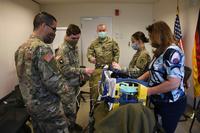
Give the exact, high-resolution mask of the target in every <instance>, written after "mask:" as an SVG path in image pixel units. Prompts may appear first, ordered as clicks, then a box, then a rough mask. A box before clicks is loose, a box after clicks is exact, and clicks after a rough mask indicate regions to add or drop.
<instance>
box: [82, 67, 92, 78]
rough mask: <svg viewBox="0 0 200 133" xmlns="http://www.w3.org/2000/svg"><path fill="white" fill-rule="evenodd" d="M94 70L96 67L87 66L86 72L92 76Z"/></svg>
mask: <svg viewBox="0 0 200 133" xmlns="http://www.w3.org/2000/svg"><path fill="white" fill-rule="evenodd" d="M93 72H94V68H87V67H86V68H85V69H84V73H85V74H87V75H88V76H90V75H91V74H92V73H93Z"/></svg>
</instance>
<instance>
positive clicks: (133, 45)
mask: <svg viewBox="0 0 200 133" xmlns="http://www.w3.org/2000/svg"><path fill="white" fill-rule="evenodd" d="M131 47H132V48H133V49H134V50H138V49H139V46H138V44H137V43H132V45H131Z"/></svg>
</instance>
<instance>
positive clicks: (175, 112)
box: [153, 96, 187, 133]
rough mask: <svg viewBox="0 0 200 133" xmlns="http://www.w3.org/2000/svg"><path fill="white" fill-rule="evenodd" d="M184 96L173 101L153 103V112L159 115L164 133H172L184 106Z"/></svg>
mask: <svg viewBox="0 0 200 133" xmlns="http://www.w3.org/2000/svg"><path fill="white" fill-rule="evenodd" d="M186 101H187V100H186V96H183V97H182V98H180V99H179V100H178V101H176V102H173V103H166V102H156V103H153V104H154V106H155V108H154V111H155V114H156V115H160V116H161V120H162V127H163V128H164V130H165V132H166V133H174V131H175V129H176V126H177V124H178V121H179V119H180V117H181V115H182V114H183V113H184V111H185V108H186Z"/></svg>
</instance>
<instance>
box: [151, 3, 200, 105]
mask: <svg viewBox="0 0 200 133" xmlns="http://www.w3.org/2000/svg"><path fill="white" fill-rule="evenodd" d="M176 5H177V4H176V1H175V0H159V1H157V2H156V3H155V5H154V7H153V19H154V20H156V21H157V20H164V21H165V22H167V23H168V24H169V26H170V27H171V29H172V31H173V29H174V21H175V16H176ZM199 9H200V0H179V17H180V22H181V28H182V34H183V43H184V44H183V47H184V51H185V57H186V59H185V64H186V65H187V66H190V67H191V68H192V48H193V44H194V34H195V29H196V25H197V19H198V12H199ZM191 77H192V76H191ZM189 82H190V84H191V87H190V89H188V90H187V93H188V95H189V97H188V102H189V103H190V104H191V105H192V102H193V101H192V99H193V83H192V78H190V80H189Z"/></svg>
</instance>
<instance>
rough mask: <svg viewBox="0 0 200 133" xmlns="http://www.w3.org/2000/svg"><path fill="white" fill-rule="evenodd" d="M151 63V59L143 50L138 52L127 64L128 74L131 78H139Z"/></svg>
mask: <svg viewBox="0 0 200 133" xmlns="http://www.w3.org/2000/svg"><path fill="white" fill-rule="evenodd" d="M150 62H151V57H150V55H149V54H148V52H147V50H146V49H145V48H143V49H141V50H138V51H137V52H136V54H135V55H134V56H133V58H132V60H131V62H130V64H129V73H130V75H131V76H132V77H133V78H137V77H139V76H141V75H142V74H143V73H144V72H145V71H147V68H148V66H149V64H150Z"/></svg>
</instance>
